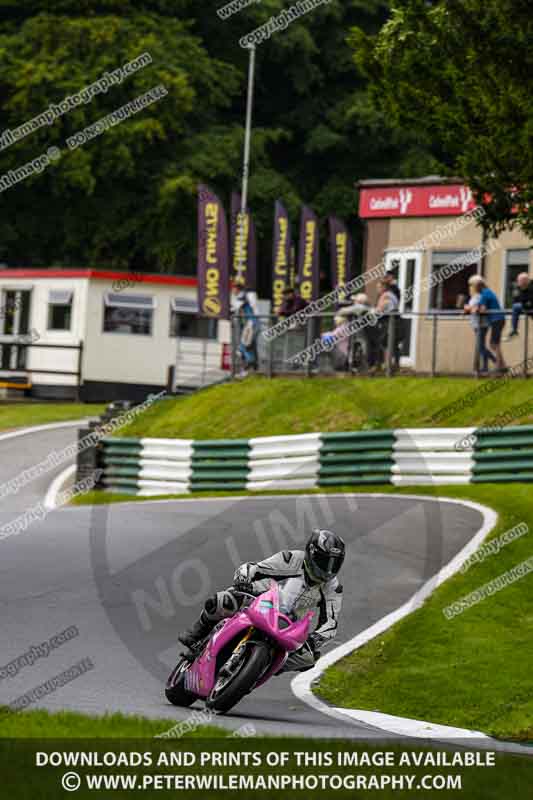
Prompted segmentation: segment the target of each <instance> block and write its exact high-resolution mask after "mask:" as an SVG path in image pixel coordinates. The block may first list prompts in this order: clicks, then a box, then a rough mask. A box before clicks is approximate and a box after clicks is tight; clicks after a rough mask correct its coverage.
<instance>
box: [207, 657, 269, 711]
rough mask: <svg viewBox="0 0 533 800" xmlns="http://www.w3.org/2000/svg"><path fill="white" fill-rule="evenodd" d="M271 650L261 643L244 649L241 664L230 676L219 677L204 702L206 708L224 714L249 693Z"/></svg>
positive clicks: (259, 675)
mask: <svg viewBox="0 0 533 800" xmlns="http://www.w3.org/2000/svg"><path fill="white" fill-rule="evenodd" d="M271 657H272V656H271V650H270V647H268V645H266V644H263V643H261V642H259V643H256V644H254V645H251V646H250V647H247V648H246V651H245V654H244V657H243V660H242V662H241V663H240V664H239V665H238V667H237V668H236V669H235V670H234V672H233V673H232V674H231V675H221V676H220V677H219V678H217V681H216V683H215V685H214V687H213V690H212V691H211V694H210V695H209V697H208V698H207V700H206V701H205V705H206V708H208V709H209V710H210V711H214V712H215V713H216V714H225V713H226V712H227V711H229V710H230V708H233V706H235V705H237V703H238V702H239V700H242V698H243V697H244V695H246V694H248V693H249V692H251V690H252V689H253V687H254V686H255V684H256V683H257V681H258V680H259V679H260V678H261V676H262V675H263V673H264V672H265V671H266V670H267V668H268V667H269V665H270V662H271Z"/></svg>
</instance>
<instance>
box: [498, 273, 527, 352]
mask: <svg viewBox="0 0 533 800" xmlns="http://www.w3.org/2000/svg"><path fill="white" fill-rule="evenodd" d="M516 285H517V290H516V292H515V293H514V295H513V318H512V330H511V333H510V334H509V336H506V337H505V339H504V341H505V342H508V341H509V340H510V339H512V338H513V336H518V321H519V320H520V316H521V314H523V313H526V314H527V315H528V316H530V317H531V316H533V281H532V280H531V278H530V277H529V275H528V274H527V272H521V273H520V275H519V276H518V278H517V279H516Z"/></svg>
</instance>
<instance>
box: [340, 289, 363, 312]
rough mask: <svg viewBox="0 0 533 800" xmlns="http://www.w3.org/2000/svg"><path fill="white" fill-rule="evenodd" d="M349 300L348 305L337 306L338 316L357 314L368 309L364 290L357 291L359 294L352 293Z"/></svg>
mask: <svg viewBox="0 0 533 800" xmlns="http://www.w3.org/2000/svg"><path fill="white" fill-rule="evenodd" d="M350 300H351V303H350V305H346V306H342V308H339V312H338V313H339V316H342V317H351V316H356V315H358V314H365V313H366V312H367V311H370V308H371V306H370V302H369V300H368V297H367V295H366V294H365V293H364V292H359V294H356V295H352V296H351V297H350Z"/></svg>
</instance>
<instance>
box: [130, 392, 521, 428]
mask: <svg viewBox="0 0 533 800" xmlns="http://www.w3.org/2000/svg"><path fill="white" fill-rule="evenodd" d="M492 380H493V381H494V385H495V390H494V391H492V392H491V393H490V394H489V395H488V397H487V395H483V394H482V393H480V392H479V390H480V387H481V385H482V384H483V383H485V382H486V381H476V380H474V379H471V378H437V379H430V378H411V377H398V378H394V379H387V378H373V379H364V378H351V377H350V378H345V379H339V378H313V379H309V380H304V379H290V378H275V379H273V380H268V379H267V378H262V377H254V378H248V379H247V380H245V381H243V382H242V383H240V384H224V385H222V386H215V387H213V388H211V389H207V390H206V391H203V392H200V393H199V394H197V395H192V396H190V397H183V398H176V399H174V398H169V399H167V400H162V401H160V402H159V403H156V404H155V405H154V406H152V407H151V408H149V409H148V410H147V411H145V412H144V413H143V414H141V415H140V416H139V417H137V419H136V420H135V421H134V422H132V423H131V424H130V425H128V426H125V427H123V428H121V429H120V431H117V434H116V435H117V436H137V437H141V436H153V437H163V438H173V437H175V438H187V439H224V438H249V437H252V436H276V435H282V434H291V433H292V434H296V433H311V432H315V431H322V432H328V431H350V430H372V429H379V428H395V427H426V426H428V427H429V426H432V425H433V424H434V423H433V422H432V416H433V415H434V414H435V413H436V412H437V411H439V410H440V409H442V408H444V407H446V406H448V405H449V404H450V403H453V402H455V401H456V400H460V399H462V398H465V397H468V395H469V394H470V393H472V392H476V393H478V394H477V397H476V396H475V397H474V398H473V402H470V400H468V402H467V404H466V405H465V408H463V409H461V410H459V411H457V412H456V413H455V414H453V415H451V416H449V417H447V418H445V419H443V420H442V421H439V422H438V425H439V426H440V427H448V426H456V425H457V426H459V425H465V426H468V425H480V424H484V423H490V422H492V421H493V420H494V418H495V417H496V416H497V415H498V414H500V413H503V412H506V413H507V412H511V414H512V408H513V407H518V406H523V404H524V403H526V402H527V401H528V400H531V405H530V410H529V409H528V408H527V407H526V409H525V410H526V413H525V414H524V413H523V412H524V408H523V407H522V409H521V411H522V415H521V417H519V418H517V419H516V420H515V421H516V423H517V424H518V423H526V422H533V399H532V398H531V385H530V383H528V382H527V381H522V380H519V379H514V380H513V381H502V380H498V379H492ZM488 398H489V399H488ZM528 410H529V413H527V412H528Z"/></svg>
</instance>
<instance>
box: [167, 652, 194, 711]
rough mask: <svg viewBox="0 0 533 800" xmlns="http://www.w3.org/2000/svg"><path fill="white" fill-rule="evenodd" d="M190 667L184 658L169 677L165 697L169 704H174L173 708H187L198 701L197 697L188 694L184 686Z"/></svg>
mask: <svg viewBox="0 0 533 800" xmlns="http://www.w3.org/2000/svg"><path fill="white" fill-rule="evenodd" d="M189 666H190V662H189V661H187V659H186V658H182V659H180V660H179V661H178V663H177V664H176V666H175V667H174V669H173V670H172V672H171V673H170V675H169V678H168V680H167V685H166V686H165V695H166V698H167V700H168V702H169V703H172V705H173V706H184V707H185V708H186V707H187V706H190V705H192V703H194V701H195V700H196V695H194V694H191V693H190V692H188V691H187V690H186V689H185V685H184V681H185V673H186V671H187V668H188V667H189Z"/></svg>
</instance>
